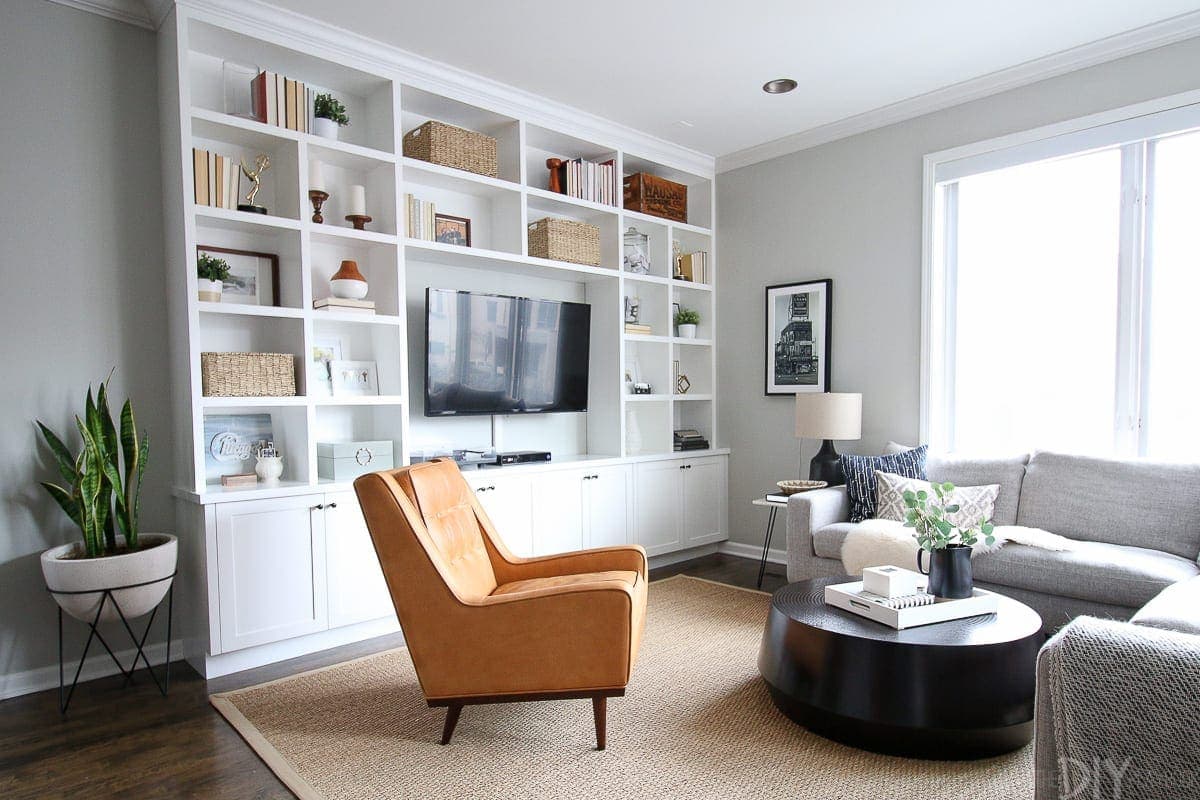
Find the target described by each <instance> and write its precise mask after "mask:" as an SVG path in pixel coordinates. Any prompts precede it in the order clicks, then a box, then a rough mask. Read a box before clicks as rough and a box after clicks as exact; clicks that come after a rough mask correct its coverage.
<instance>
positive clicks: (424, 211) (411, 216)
mask: <svg viewBox="0 0 1200 800" xmlns="http://www.w3.org/2000/svg"><path fill="white" fill-rule="evenodd" d="M404 201H405V205H406V207H407V209H408V215H407V223H408V224H407V229H406V232H407V233H408V237H409V238H410V239H421V240H423V241H426V242H432V241H433V240H434V239H435V238H436V236H435V231H434V215H435V213H436V209H435V208H434V205H433V202H432V201H429V200H422V199H421V198H419V197H415V196H413V195H411V194H406V195H404Z"/></svg>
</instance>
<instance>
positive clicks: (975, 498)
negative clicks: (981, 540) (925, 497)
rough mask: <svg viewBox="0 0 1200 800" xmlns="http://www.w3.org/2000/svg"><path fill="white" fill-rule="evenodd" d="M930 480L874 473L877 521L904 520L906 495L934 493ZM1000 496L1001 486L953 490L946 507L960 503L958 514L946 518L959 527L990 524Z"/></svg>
mask: <svg viewBox="0 0 1200 800" xmlns="http://www.w3.org/2000/svg"><path fill="white" fill-rule="evenodd" d="M930 486H931V484H930V483H929V481H923V480H920V479H918V478H906V477H904V476H903V475H892V474H890V473H887V472H878V471H876V473H875V518H876V519H893V520H896V521H897V522H903V521H904V514H905V512H906V511H907V510H908V509H906V508H905V506H904V493H905V492H920V491H926V492H929V496H930V497H933V490H932V489H931V488H930ZM999 496H1000V484H998V483H993V484H989V485H987V486H955V487H954V491H953V492H951V493H950V495H949V496H948V497H947V498H946V505H953V504H954V503H957V504H958V511H955V512H954V513H953V514H947V515H946V521H947V522H949V523H950V524H951V525H953V526H954V527H956V528H963V529H970V528H974V527H975V526H976V525H978V524H979V521H980V520H981V519H982V520H988V521H991V519H992V515H993V514H995V513H996V498H998V497H999Z"/></svg>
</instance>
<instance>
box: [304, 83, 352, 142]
mask: <svg viewBox="0 0 1200 800" xmlns="http://www.w3.org/2000/svg"><path fill="white" fill-rule="evenodd" d="M349 124H350V117H349V116H347V114H346V107H345V106H344V105H342V103H341V101H339V100H338V99H337V98H336V97H334V96H333V95H331V94H319V95H317V97H316V99H315V100H314V101H313V133H315V134H317V135H318V136H323V137H325V138H326V139H337V138H338V131H339V130H341V129H342V128H344V127H346V126H347V125H349Z"/></svg>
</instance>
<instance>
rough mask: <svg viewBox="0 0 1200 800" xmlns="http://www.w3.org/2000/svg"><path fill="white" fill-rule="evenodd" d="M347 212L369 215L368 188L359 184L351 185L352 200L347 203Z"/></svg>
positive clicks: (348, 213)
mask: <svg viewBox="0 0 1200 800" xmlns="http://www.w3.org/2000/svg"><path fill="white" fill-rule="evenodd" d="M346 214H347V215H351V214H356V215H359V216H363V217H365V216H366V215H367V190H366V189H364V188H363V187H361V186H358V185H357V184H356V185H354V186H351V187H350V200H349V201H348V202H347V203H346Z"/></svg>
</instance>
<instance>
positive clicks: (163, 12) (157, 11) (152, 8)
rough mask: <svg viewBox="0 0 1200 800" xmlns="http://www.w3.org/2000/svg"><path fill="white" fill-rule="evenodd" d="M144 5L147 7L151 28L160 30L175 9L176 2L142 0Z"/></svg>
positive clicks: (168, 0)
mask: <svg viewBox="0 0 1200 800" xmlns="http://www.w3.org/2000/svg"><path fill="white" fill-rule="evenodd" d="M142 5H144V6H145V7H146V14H147V16H148V18H149V20H150V24H151V26H152V27H153V28H154V29H155V30H158V29H159V28H161V27H162V24H163V23H164V22H165V21H166V19H167V15H168V14H170V13H171V9H172V8H174V7H175V0H142Z"/></svg>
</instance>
